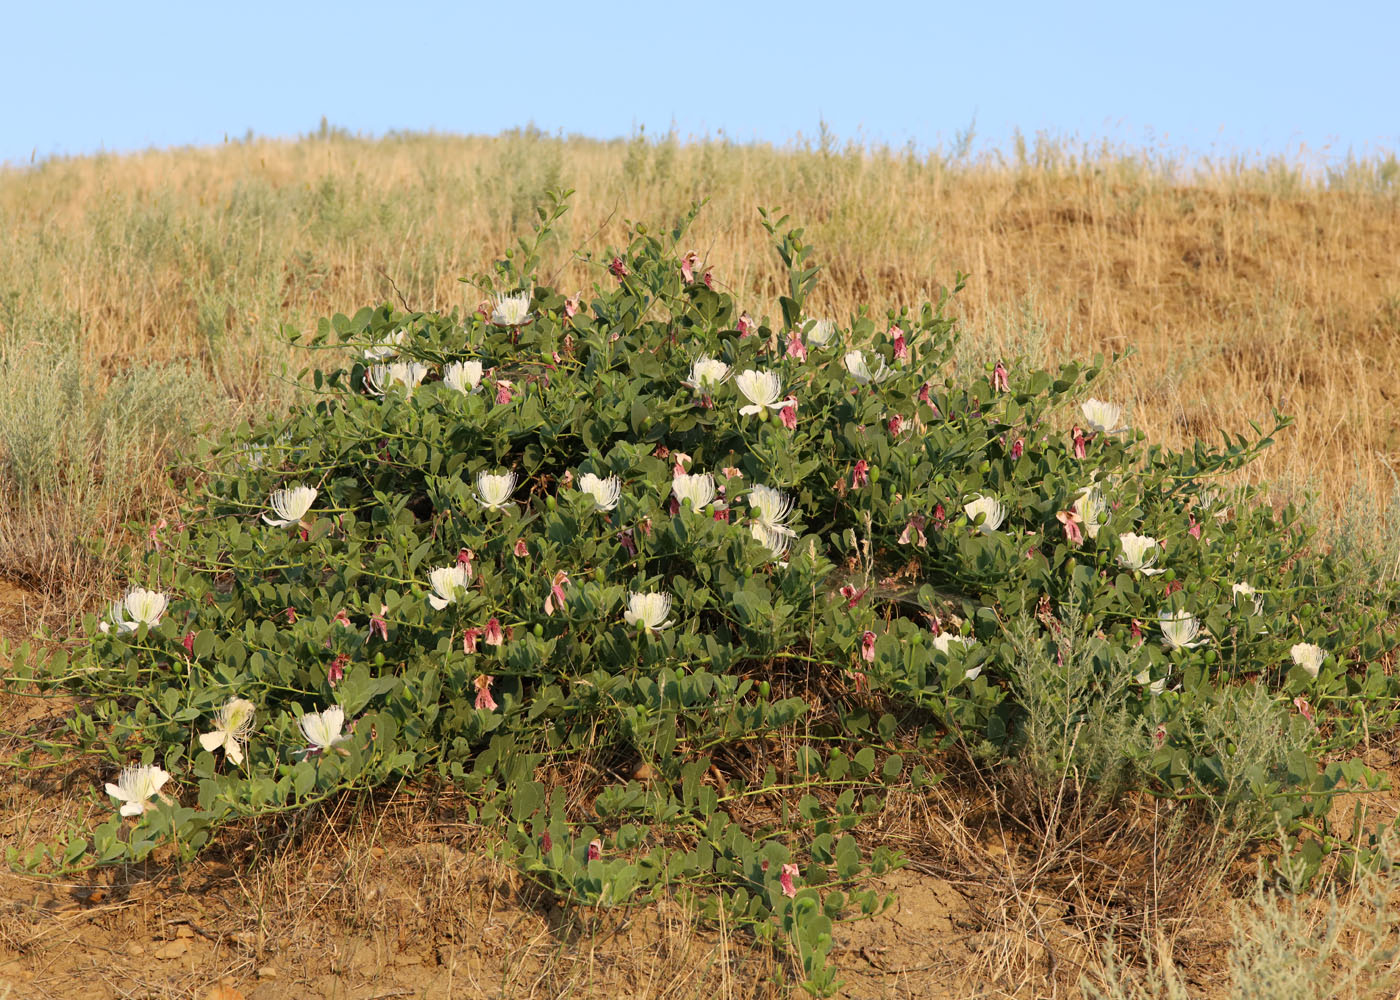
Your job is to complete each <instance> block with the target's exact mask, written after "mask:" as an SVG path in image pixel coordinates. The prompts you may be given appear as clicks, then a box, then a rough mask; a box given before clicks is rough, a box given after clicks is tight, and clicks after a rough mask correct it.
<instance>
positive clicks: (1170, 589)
mask: <svg viewBox="0 0 1400 1000" xmlns="http://www.w3.org/2000/svg"><path fill="white" fill-rule="evenodd" d="M1181 588H1182V583H1181V581H1180V580H1173V581H1172V582H1171V583H1169V584H1167V586H1166V589H1165V590H1164V591H1163V593H1165V594H1166V595H1167V596H1168V597H1170V596H1171V595H1172V594H1175V593H1176V592H1177V591H1179V590H1181Z"/></svg>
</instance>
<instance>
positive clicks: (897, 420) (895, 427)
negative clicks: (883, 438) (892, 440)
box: [889, 413, 904, 437]
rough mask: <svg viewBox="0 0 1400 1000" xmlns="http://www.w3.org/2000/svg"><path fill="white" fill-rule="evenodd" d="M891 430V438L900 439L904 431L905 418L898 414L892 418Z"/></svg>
mask: <svg viewBox="0 0 1400 1000" xmlns="http://www.w3.org/2000/svg"><path fill="white" fill-rule="evenodd" d="M889 428H890V436H891V437H899V434H900V432H901V431H902V430H904V418H903V417H901V416H900V415H899V414H898V413H896V414H895V415H894V416H892V417H890V423H889Z"/></svg>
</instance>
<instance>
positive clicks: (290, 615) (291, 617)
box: [282, 608, 297, 625]
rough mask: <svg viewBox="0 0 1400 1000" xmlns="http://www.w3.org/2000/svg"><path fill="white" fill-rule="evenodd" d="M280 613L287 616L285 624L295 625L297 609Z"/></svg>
mask: <svg viewBox="0 0 1400 1000" xmlns="http://www.w3.org/2000/svg"><path fill="white" fill-rule="evenodd" d="M282 613H283V614H284V615H286V616H287V624H288V625H295V624H296V623H297V609H296V608H288V609H287V610H285V611H283V612H282Z"/></svg>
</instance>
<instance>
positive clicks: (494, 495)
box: [476, 472, 515, 510]
mask: <svg viewBox="0 0 1400 1000" xmlns="http://www.w3.org/2000/svg"><path fill="white" fill-rule="evenodd" d="M514 491H515V473H514V472H507V473H505V474H504V475H499V476H497V475H492V474H491V473H489V472H479V473H477V476H476V492H477V494H478V496H477V498H476V499H477V502H478V503H480V504H481V506H483V507H486V508H488V509H490V510H501V509H502V508H504V507H505V506H506V505H507V504H509V503H510V495H511V493H513V492H514Z"/></svg>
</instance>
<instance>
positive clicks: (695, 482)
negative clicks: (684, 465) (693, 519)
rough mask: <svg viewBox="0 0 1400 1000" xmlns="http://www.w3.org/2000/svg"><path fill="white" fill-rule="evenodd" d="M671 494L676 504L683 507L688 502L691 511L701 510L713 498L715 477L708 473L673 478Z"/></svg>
mask: <svg viewBox="0 0 1400 1000" xmlns="http://www.w3.org/2000/svg"><path fill="white" fill-rule="evenodd" d="M671 492H672V493H674V494H675V495H676V502H677V503H679V504H681V505H684V504H685V502H686V501H687V500H689V501H690V506H691V508H692V509H694V510H701V509H702V508H704V507H705V506H706V505H708V504H709V503H710V502H711V501H713V500H714V498H715V477H714V476H712V475H710V474H709V473H708V472H705V473H701V474H697V475H686V474H685V473H682V474H681V475H679V476H673V477H672V478H671Z"/></svg>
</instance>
